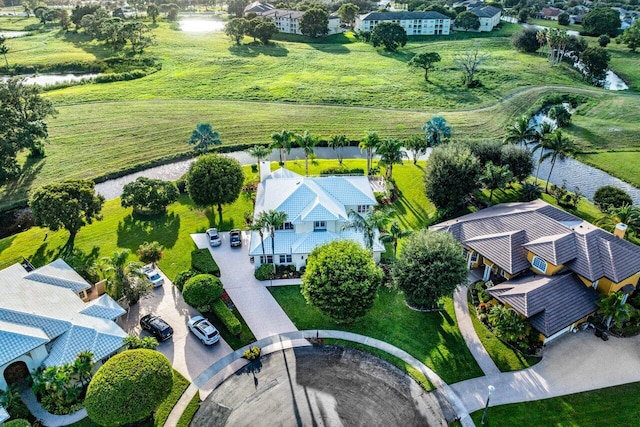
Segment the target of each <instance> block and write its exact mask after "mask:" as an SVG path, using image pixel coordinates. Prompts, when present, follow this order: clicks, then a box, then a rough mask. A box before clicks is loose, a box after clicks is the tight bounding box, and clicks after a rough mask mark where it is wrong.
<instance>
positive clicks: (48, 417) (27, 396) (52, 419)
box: [20, 387, 87, 427]
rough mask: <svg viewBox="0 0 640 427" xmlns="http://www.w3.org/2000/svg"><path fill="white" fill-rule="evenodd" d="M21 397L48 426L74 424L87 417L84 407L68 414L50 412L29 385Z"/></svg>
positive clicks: (33, 413) (56, 426)
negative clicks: (41, 403)
mask: <svg viewBox="0 0 640 427" xmlns="http://www.w3.org/2000/svg"><path fill="white" fill-rule="evenodd" d="M20 397H21V398H22V401H23V402H24V404H25V405H26V406H27V408H29V411H31V414H32V415H33V416H34V417H36V419H37V420H38V421H40V422H41V423H42V425H43V426H47V427H59V426H67V425H69V424H73V423H75V422H78V421H80V420H82V419H84V418H86V417H87V410H86V409H84V408H82V409H80V410H79V411H77V412H74V413H73V414H68V415H54V414H50V413H49V412H47V411H46V409H44V408H43V407H42V405H40V402H38V400H37V399H36V396H35V395H34V394H33V391H31V388H29V387H27V388H25V389H23V390H22V391H21V392H20Z"/></svg>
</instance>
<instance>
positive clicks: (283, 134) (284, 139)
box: [269, 129, 293, 167]
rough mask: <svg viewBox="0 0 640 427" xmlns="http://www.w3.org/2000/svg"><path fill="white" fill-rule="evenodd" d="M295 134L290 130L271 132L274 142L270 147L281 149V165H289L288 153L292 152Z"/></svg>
mask: <svg viewBox="0 0 640 427" xmlns="http://www.w3.org/2000/svg"><path fill="white" fill-rule="evenodd" d="M292 137H293V134H292V133H291V132H289V131H288V130H284V129H283V130H282V131H280V132H275V133H273V134H271V139H272V140H273V142H272V143H271V145H270V146H269V148H275V149H277V150H280V165H281V166H284V167H287V154H289V153H290V152H291V147H292V141H291V139H292Z"/></svg>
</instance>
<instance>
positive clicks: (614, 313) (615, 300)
mask: <svg viewBox="0 0 640 427" xmlns="http://www.w3.org/2000/svg"><path fill="white" fill-rule="evenodd" d="M596 304H597V305H598V311H599V312H600V313H601V314H602V315H603V316H605V319H606V320H605V324H606V325H607V329H609V328H610V327H611V321H613V324H614V325H616V326H617V327H618V328H619V327H621V326H622V324H623V323H624V322H626V321H627V320H629V317H630V315H631V306H630V305H629V304H627V303H626V302H625V295H624V293H622V292H620V291H618V292H614V293H612V294H610V295H603V296H602V297H601V298H600V301H598V302H596Z"/></svg>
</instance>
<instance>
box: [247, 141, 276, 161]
mask: <svg viewBox="0 0 640 427" xmlns="http://www.w3.org/2000/svg"><path fill="white" fill-rule="evenodd" d="M272 151H273V148H270V147H267V146H266V145H254V146H252V147H249V148H247V154H249V155H250V156H251V157H255V158H256V160H257V161H258V166H260V161H261V160H262V159H266V158H267V157H269V156H270V155H271V152H272Z"/></svg>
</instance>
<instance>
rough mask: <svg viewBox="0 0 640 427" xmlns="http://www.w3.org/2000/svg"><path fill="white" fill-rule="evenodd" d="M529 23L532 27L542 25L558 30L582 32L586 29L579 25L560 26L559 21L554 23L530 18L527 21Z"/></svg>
mask: <svg viewBox="0 0 640 427" xmlns="http://www.w3.org/2000/svg"><path fill="white" fill-rule="evenodd" d="M527 22H528V23H529V24H531V25H540V26H542V27H549V28H558V29H560V30H565V31H566V30H572V31H578V32H580V31H582V30H583V29H584V28H582V25H577V24H570V25H560V24H559V23H558V21H553V20H551V19H535V18H529V19H527Z"/></svg>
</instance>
